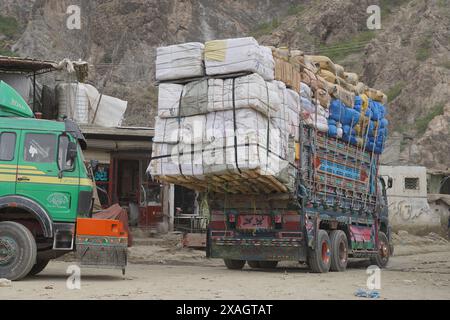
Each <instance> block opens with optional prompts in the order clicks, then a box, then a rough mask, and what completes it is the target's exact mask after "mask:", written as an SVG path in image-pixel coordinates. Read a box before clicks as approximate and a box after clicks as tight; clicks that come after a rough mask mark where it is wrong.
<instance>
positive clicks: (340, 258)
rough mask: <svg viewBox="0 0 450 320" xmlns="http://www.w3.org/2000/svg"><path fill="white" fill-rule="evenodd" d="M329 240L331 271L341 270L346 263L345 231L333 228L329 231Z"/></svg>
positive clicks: (346, 243) (345, 267)
mask: <svg viewBox="0 0 450 320" xmlns="http://www.w3.org/2000/svg"><path fill="white" fill-rule="evenodd" d="M330 242H331V265H330V270H331V271H339V272H343V271H345V270H346V269H347V263H348V241H347V236H346V235H345V232H344V231H342V230H334V231H331V233H330Z"/></svg>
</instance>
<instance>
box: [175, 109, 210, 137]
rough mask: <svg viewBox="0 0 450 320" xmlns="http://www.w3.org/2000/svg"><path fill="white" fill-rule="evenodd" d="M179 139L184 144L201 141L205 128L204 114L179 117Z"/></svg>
mask: <svg viewBox="0 0 450 320" xmlns="http://www.w3.org/2000/svg"><path fill="white" fill-rule="evenodd" d="M179 120H180V129H179V130H180V132H179V133H180V139H179V141H180V142H181V143H184V144H201V143H203V139H204V134H205V129H206V116H205V115H199V116H192V117H183V118H180V119H179Z"/></svg>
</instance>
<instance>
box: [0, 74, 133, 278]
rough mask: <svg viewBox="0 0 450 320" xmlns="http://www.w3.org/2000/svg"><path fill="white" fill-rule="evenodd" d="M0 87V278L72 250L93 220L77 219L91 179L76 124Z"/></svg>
mask: <svg viewBox="0 0 450 320" xmlns="http://www.w3.org/2000/svg"><path fill="white" fill-rule="evenodd" d="M0 89H3V90H0V278H7V279H10V280H18V279H21V278H23V277H25V276H27V275H35V274H37V273H39V272H40V271H42V270H43V269H44V268H45V266H46V265H47V264H48V262H49V261H50V260H51V259H54V258H58V257H59V256H62V255H64V254H65V253H67V252H70V251H73V250H74V249H76V246H77V244H76V242H77V235H78V234H77V229H78V230H79V228H80V227H83V225H85V224H89V225H93V224H95V220H94V219H92V220H89V219H82V218H89V217H90V216H91V214H92V206H93V191H94V189H93V188H94V183H93V180H92V175H91V174H90V171H89V170H88V169H87V167H86V164H85V161H84V158H83V152H82V150H83V149H85V148H86V141H85V139H84V137H83V134H82V133H81V131H80V130H79V128H78V126H77V125H76V123H74V122H73V121H71V120H67V119H66V120H65V121H47V120H41V119H36V118H35V117H34V115H33V113H32V112H31V110H30V109H29V108H28V106H27V105H26V103H25V102H24V101H23V100H21V98H20V96H18V94H15V93H14V92H13V91H11V90H10V89H11V88H8V87H6V85H5V84H4V83H1V84H0ZM84 229H86V228H84ZM94 229H95V228H94ZM119 229H120V230H119V232H118V233H119V234H120V233H121V231H122V230H121V228H119ZM94 235H95V234H94ZM121 235H122V236H124V235H123V232H122V234H121Z"/></svg>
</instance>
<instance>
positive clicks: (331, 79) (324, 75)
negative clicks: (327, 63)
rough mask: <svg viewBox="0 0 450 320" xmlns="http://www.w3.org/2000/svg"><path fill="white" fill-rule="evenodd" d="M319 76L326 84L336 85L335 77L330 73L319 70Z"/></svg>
mask: <svg viewBox="0 0 450 320" xmlns="http://www.w3.org/2000/svg"><path fill="white" fill-rule="evenodd" d="M319 76H321V77H322V78H324V79H325V80H327V81H328V82H331V83H337V82H336V76H335V75H334V74H333V73H332V72H330V71H328V70H326V69H321V70H320V71H319Z"/></svg>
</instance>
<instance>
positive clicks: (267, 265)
mask: <svg viewBox="0 0 450 320" xmlns="http://www.w3.org/2000/svg"><path fill="white" fill-rule="evenodd" d="M259 265H260V267H261V268H263V269H275V268H276V267H277V265H278V261H260V262H259Z"/></svg>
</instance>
